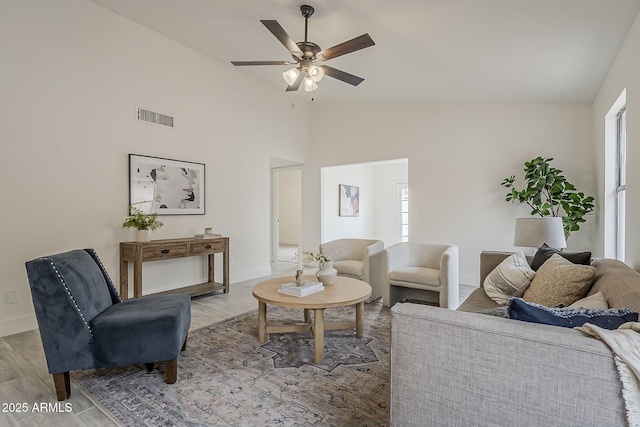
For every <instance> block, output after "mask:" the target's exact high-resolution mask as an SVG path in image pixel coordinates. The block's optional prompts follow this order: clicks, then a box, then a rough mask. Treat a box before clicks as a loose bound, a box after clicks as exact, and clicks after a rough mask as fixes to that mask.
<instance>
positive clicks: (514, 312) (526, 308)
mask: <svg viewBox="0 0 640 427" xmlns="http://www.w3.org/2000/svg"><path fill="white" fill-rule="evenodd" d="M507 311H508V312H509V317H510V318H512V319H516V320H523V321H525V322H533V323H542V324H544V325H555V326H563V327H565V328H575V327H577V326H582V325H584V324H585V323H591V324H594V325H596V326H600V327H601V328H604V329H617V328H618V327H619V326H620V325H622V324H623V323H627V322H637V321H638V313H636V312H635V311H633V310H631V309H630V308H623V309H620V310H616V309H613V308H610V309H608V310H589V309H586V308H580V309H575V308H569V307H563V308H549V307H545V306H543V305H540V304H536V303H532V302H526V301H525V300H523V299H522V298H512V299H511V300H510V301H509V306H508V308H507Z"/></svg>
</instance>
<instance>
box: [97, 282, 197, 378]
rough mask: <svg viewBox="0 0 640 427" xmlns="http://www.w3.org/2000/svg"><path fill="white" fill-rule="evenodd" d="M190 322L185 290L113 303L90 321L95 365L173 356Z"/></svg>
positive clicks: (121, 364)
mask: <svg viewBox="0 0 640 427" xmlns="http://www.w3.org/2000/svg"><path fill="white" fill-rule="evenodd" d="M190 325H191V298H190V297H189V294H185V293H182V294H171V295H152V296H145V297H144V298H134V299H130V300H126V301H123V302H121V303H118V304H114V305H112V306H111V307H109V308H107V309H106V310H105V311H103V312H102V313H100V314H99V315H98V316H96V317H95V318H94V319H93V320H92V321H91V329H92V330H93V352H94V355H95V367H96V368H108V367H113V366H125V365H131V364H135V363H148V362H161V361H165V360H172V359H175V358H176V357H177V356H178V353H179V352H180V348H181V347H182V344H183V343H184V340H185V337H186V336H187V332H188V331H189V326H190ZM114 343H117V345H116V344H114ZM125 349H126V351H125Z"/></svg>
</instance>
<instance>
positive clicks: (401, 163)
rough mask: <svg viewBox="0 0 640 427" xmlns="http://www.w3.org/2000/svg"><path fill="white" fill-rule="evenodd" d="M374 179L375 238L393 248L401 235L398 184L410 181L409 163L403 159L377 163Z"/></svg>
mask: <svg viewBox="0 0 640 427" xmlns="http://www.w3.org/2000/svg"><path fill="white" fill-rule="evenodd" d="M373 178H374V186H375V189H376V198H375V200H374V203H375V207H374V212H375V218H374V221H375V225H374V227H373V229H374V235H373V238H374V239H378V240H382V241H383V242H384V245H385V246H391V245H393V244H394V243H398V242H400V235H399V234H398V230H396V221H397V220H398V221H399V220H400V218H396V216H397V213H398V212H399V208H398V202H399V201H398V199H396V184H398V183H400V182H407V181H408V180H409V162H408V161H407V159H401V160H393V161H390V162H382V163H375V164H374V166H373ZM409 203H411V202H409Z"/></svg>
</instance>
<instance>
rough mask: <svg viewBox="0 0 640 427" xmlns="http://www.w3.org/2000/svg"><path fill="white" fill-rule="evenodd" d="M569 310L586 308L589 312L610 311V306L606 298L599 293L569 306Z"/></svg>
mask: <svg viewBox="0 0 640 427" xmlns="http://www.w3.org/2000/svg"><path fill="white" fill-rule="evenodd" d="M569 308H575V309H576V310H577V309H579V308H586V309H588V310H608V309H609V304H608V303H607V299H606V298H605V297H604V294H603V293H602V292H600V291H598V292H596V293H595V294H593V295H589V296H588V297H585V298H582V299H581V300H578V301H576V302H574V303H573V304H571V305H570V306H569Z"/></svg>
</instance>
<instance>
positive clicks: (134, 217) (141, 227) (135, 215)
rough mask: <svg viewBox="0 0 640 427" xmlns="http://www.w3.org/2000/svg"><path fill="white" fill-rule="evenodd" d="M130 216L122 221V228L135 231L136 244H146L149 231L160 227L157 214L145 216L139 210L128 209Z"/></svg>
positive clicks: (149, 237) (149, 235) (149, 238)
mask: <svg viewBox="0 0 640 427" xmlns="http://www.w3.org/2000/svg"><path fill="white" fill-rule="evenodd" d="M129 209H130V210H131V214H130V215H129V216H128V217H127V219H125V220H124V222H123V223H122V226H123V227H124V228H135V229H136V242H148V241H149V240H151V230H157V229H158V228H160V227H162V226H163V224H162V221H160V220H159V219H158V214H157V213H152V214H145V213H144V212H142V211H141V210H140V209H136V208H134V207H130V208H129Z"/></svg>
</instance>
